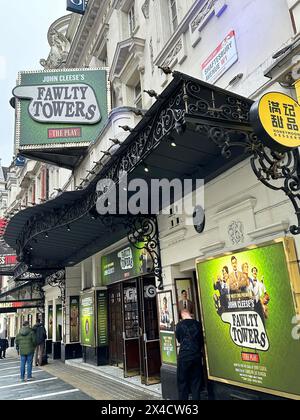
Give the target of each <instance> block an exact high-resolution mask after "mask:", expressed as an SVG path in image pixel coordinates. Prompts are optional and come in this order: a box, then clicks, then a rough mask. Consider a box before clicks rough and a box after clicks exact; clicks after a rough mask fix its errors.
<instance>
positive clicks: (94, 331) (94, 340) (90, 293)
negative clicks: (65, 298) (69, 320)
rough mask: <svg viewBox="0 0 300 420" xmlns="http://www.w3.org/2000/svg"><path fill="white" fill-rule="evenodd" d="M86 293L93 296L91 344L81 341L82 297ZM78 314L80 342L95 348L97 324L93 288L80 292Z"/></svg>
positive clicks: (85, 295)
mask: <svg viewBox="0 0 300 420" xmlns="http://www.w3.org/2000/svg"><path fill="white" fill-rule="evenodd" d="M88 295H91V296H92V298H93V317H94V325H93V343H92V344H85V343H83V342H82V341H83V340H82V319H81V318H82V316H83V315H82V299H84V298H85V297H88ZM79 302H80V303H79V314H80V318H79V326H80V329H79V331H80V336H79V338H80V344H81V345H82V346H83V347H89V348H95V347H96V346H97V340H96V324H97V320H96V312H95V305H96V292H95V290H90V291H88V290H86V291H84V292H82V293H81V294H80V301H79Z"/></svg>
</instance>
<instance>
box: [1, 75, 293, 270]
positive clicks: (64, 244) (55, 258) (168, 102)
mask: <svg viewBox="0 0 300 420" xmlns="http://www.w3.org/2000/svg"><path fill="white" fill-rule="evenodd" d="M173 76H174V80H173V81H172V82H171V83H170V85H169V86H168V87H167V88H166V89H165V91H164V92H163V93H162V94H161V95H159V96H158V97H157V101H156V103H155V104H154V105H153V106H152V107H151V108H150V110H149V111H148V112H147V113H146V115H145V116H144V118H143V119H142V120H141V122H140V123H139V124H138V126H137V127H135V128H134V129H130V127H128V130H130V135H129V136H128V138H127V139H126V141H125V142H124V143H123V144H122V145H121V146H120V147H119V149H118V150H117V151H116V152H115V153H114V154H111V155H110V159H109V160H108V162H107V163H106V165H105V166H102V165H100V164H99V165H97V166H96V167H95V169H94V170H93V173H94V175H93V179H92V180H91V182H90V183H89V185H88V186H87V187H86V188H85V189H84V190H82V191H77V192H72V193H63V194H61V195H60V196H59V197H58V198H57V199H55V200H52V201H50V202H48V203H46V204H44V205H41V206H37V207H35V208H34V209H32V211H30V210H31V209H29V210H27V211H25V212H26V213H25V212H20V213H19V214H17V215H16V216H15V217H14V218H13V219H12V220H11V222H10V224H9V225H8V227H7V229H6V233H5V239H6V241H7V242H8V243H9V244H10V245H11V246H12V247H14V248H16V249H17V254H18V256H19V259H20V260H21V261H23V262H25V263H26V264H27V265H28V266H29V267H31V269H32V270H34V271H36V272H40V270H43V269H44V268H45V267H47V268H48V269H50V270H52V271H57V270H59V269H60V268H64V267H65V266H71V265H74V264H76V263H78V262H80V261H82V260H83V259H85V258H87V257H88V256H90V255H92V254H94V253H96V252H98V251H99V250H101V249H103V248H105V247H107V246H109V245H111V244H112V243H114V242H116V241H117V240H119V239H121V238H122V237H124V236H126V234H127V229H126V223H124V222H125V220H122V218H121V216H115V218H114V219H113V221H112V222H111V223H112V225H113V226H114V227H115V231H113V230H111V231H109V230H108V227H107V226H106V225H107V221H109V222H110V221H111V219H110V218H108V219H106V217H105V216H103V217H100V218H93V214H92V212H93V209H94V208H95V204H96V201H97V193H96V184H97V182H98V181H99V180H100V179H104V178H105V179H111V180H113V181H114V182H116V183H117V182H118V180H119V176H120V174H121V173H124V172H126V173H127V175H128V178H129V179H130V177H139V178H144V179H145V180H146V181H150V180H151V177H155V178H160V179H162V178H167V179H172V178H174V177H176V178H182V179H184V178H192V179H195V178H198V179H199V178H201V179H205V180H206V181H209V180H211V179H213V178H215V177H217V176H219V175H221V174H222V173H223V172H225V171H227V170H228V169H229V168H231V167H233V166H235V165H236V164H237V163H238V162H241V161H242V160H244V159H246V158H249V157H250V158H251V165H252V168H253V170H254V173H255V174H256V175H257V177H258V179H260V180H261V182H263V183H264V184H265V185H266V186H268V187H271V188H273V189H274V190H278V189H280V190H283V191H284V192H285V193H286V194H287V196H288V197H289V198H290V199H291V201H292V203H293V205H294V208H295V212H296V216H297V219H298V220H297V222H298V226H297V225H295V226H293V227H291V229H290V231H291V233H293V234H297V233H300V227H299V226H300V210H299V153H298V151H291V152H288V153H285V154H281V155H279V154H278V153H277V154H276V153H274V152H272V151H270V150H269V149H268V148H266V147H264V145H263V144H262V143H261V142H260V141H259V139H258V138H257V137H256V136H255V135H254V132H253V129H252V126H251V124H250V120H249V112H250V108H251V106H252V105H253V102H252V101H251V100H249V99H246V98H244V97H241V96H239V95H235V94H232V93H230V92H228V91H225V90H223V89H220V88H217V87H215V86H211V85H209V84H206V83H204V82H201V81H199V80H197V79H194V78H191V77H189V76H186V75H183V74H181V73H174V74H173ZM170 139H174V141H175V142H176V144H177V147H176V148H174V150H171V149H172V148H171V147H170ZM145 164H147V166H149V167H150V168H151V171H150V173H149V174H147V175H146V174H145V171H144V169H143V168H144V167H145V166H144V165H145ZM68 226H70V227H71V229H68V232H67V227H68ZM116 226H117V228H116ZM116 230H117V231H116ZM108 232H109V235H108Z"/></svg>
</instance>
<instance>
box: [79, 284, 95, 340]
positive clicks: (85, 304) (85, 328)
mask: <svg viewBox="0 0 300 420" xmlns="http://www.w3.org/2000/svg"><path fill="white" fill-rule="evenodd" d="M80 319H81V321H80V326H81V328H80V329H81V344H82V345H83V346H87V347H96V339H95V294H94V292H91V293H85V294H84V295H82V296H81V297H80Z"/></svg>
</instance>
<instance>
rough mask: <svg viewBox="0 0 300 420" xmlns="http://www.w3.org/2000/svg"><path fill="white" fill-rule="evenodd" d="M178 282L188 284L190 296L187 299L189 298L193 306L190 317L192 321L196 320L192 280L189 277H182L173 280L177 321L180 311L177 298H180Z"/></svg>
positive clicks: (179, 317)
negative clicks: (192, 318)
mask: <svg viewBox="0 0 300 420" xmlns="http://www.w3.org/2000/svg"><path fill="white" fill-rule="evenodd" d="M180 281H186V282H189V290H190V291H191V293H190V296H188V297H189V300H191V302H192V304H193V313H192V315H193V317H194V319H196V316H197V302H196V299H195V291H194V284H193V279H192V278H191V277H182V278H176V279H175V292H176V308H177V312H178V319H179V320H180V319H181V316H180V309H179V302H180V300H179V298H180V293H179V291H180V288H179V287H178V284H179V282H180Z"/></svg>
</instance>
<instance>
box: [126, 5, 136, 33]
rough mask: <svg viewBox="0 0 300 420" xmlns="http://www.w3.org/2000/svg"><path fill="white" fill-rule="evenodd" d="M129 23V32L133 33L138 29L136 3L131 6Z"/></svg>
mask: <svg viewBox="0 0 300 420" xmlns="http://www.w3.org/2000/svg"><path fill="white" fill-rule="evenodd" d="M128 24H129V33H130V35H133V34H134V31H135V29H136V21H135V7H134V5H133V6H132V7H131V9H130V10H129V12H128Z"/></svg>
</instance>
